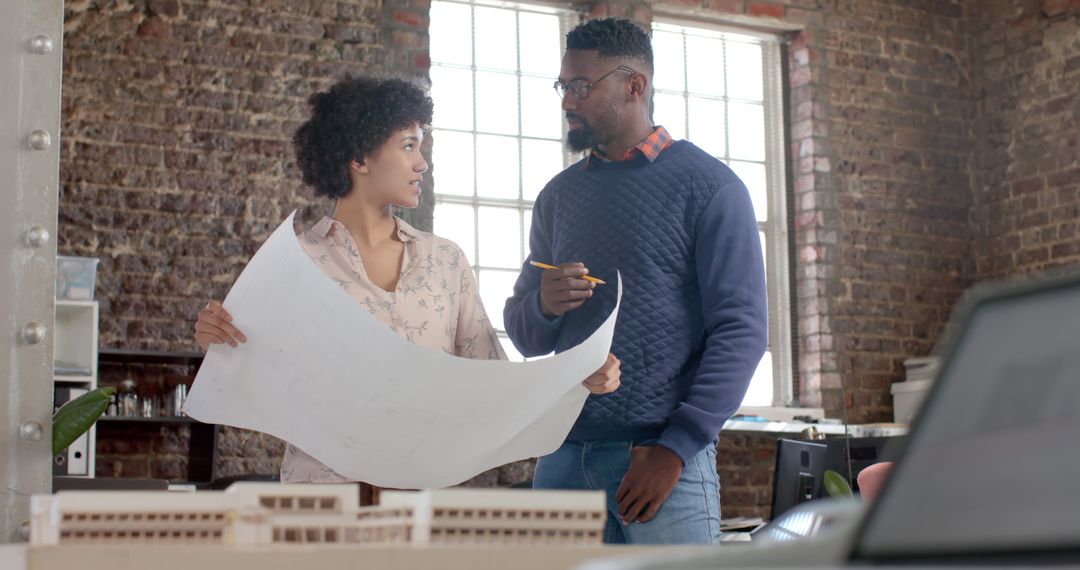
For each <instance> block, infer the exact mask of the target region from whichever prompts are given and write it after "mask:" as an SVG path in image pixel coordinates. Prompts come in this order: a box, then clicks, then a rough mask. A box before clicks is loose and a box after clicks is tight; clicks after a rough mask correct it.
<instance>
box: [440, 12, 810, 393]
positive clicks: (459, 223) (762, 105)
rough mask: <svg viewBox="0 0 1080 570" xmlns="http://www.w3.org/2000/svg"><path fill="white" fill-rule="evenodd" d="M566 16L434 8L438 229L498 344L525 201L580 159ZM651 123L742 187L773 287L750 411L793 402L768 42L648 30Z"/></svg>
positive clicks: (775, 92)
mask: <svg viewBox="0 0 1080 570" xmlns="http://www.w3.org/2000/svg"><path fill="white" fill-rule="evenodd" d="M572 21H573V15H572V14H569V13H567V12H558V11H554V10H551V9H546V8H537V7H533V6H529V5H527V4H499V5H484V4H479V3H473V2H467V1H460V2H459V1H450V0H436V1H434V2H432V5H431V59H432V68H431V80H432V95H433V97H434V99H435V118H434V121H433V122H434V124H433V132H432V136H433V138H434V140H433V143H434V146H433V149H434V150H433V152H434V157H433V159H434V160H433V163H434V168H435V170H434V176H435V202H436V203H435V212H434V222H435V233H437V234H439V235H442V236H445V237H448V238H450V239H452V240H454V241H455V242H457V243H458V244H459V245H461V247H462V248H463V249H464V250H465V251H466V253H467V254H468V255H469V261H470V262H471V263H472V265H473V267H474V268H475V270H476V273H477V278H478V280H479V283H480V295H481V297H482V298H483V300H484V305H485V307H487V309H488V312H489V315H490V316H491V319H492V322H493V324H494V325H495V327H496V328H497V329H498V330H499V333H500V337H501V338H502V340H503V346H504V347H505V348H506V349H507V353H508V354H510V355H511V357H512V358H520V356H518V354H517V352H516V351H515V350H514V349H513V346H512V345H511V344H510V342H509V340H508V339H506V335H505V333H504V332H503V323H502V307H503V304H504V302H505V300H506V298H507V297H508V296H509V295H510V293H511V290H512V288H513V283H514V280H515V279H516V277H517V273H518V271H519V269H520V266H521V262H522V260H523V259H524V257H525V254H526V253H527V249H528V232H529V220H530V216H531V214H532V203H533V200H534V199H535V198H536V194H537V193H538V192H539V191H540V189H541V188H543V186H544V184H545V183H546V182H547V181H548V180H549V179H550V178H551V177H552V176H554V175H555V174H556V173H557V172H558V171H560V170H561V169H562V168H564V167H565V165H567V164H569V162H570V161H573V160H576V159H577V158H578V157H577V156H571V155H568V154H567V153H566V152H565V150H564V147H563V145H562V138H563V134H564V131H563V129H564V121H563V119H562V113H561V109H560V107H559V100H558V97H557V96H556V95H555V93H554V92H553V91H552V89H551V84H552V82H553V81H554V80H555V79H556V78H557V77H558V73H559V65H560V60H561V57H562V39H563V37H564V36H565V33H566V31H567V29H568V26H570V25H572V24H571V22H572ZM653 49H654V51H655V57H656V65H655V68H656V73H655V77H654V86H655V89H656V95H655V112H654V122H655V123H656V124H659V125H663V126H664V127H665V128H667V129H668V130H669V131H671V133H672V135H674V137H675V138H676V139H679V138H686V139H688V140H690V141H692V142H694V143H695V144H697V145H698V146H700V147H701V148H703V149H705V150H706V151H708V152H709V153H711V154H712V155H713V156H715V157H717V158H718V159H720V160H722V161H724V162H725V163H727V164H728V165H729V166H730V167H731V168H732V170H734V171H735V172H736V173H737V174H738V175H739V176H740V177H741V178H742V180H743V181H744V182H746V185H747V187H749V189H750V193H751V198H752V199H753V202H754V209H755V211H756V213H757V219H758V228H759V230H760V235H761V240H762V246H763V250H764V252H765V263H766V274H767V279H768V287H769V311H770V315H769V317H770V322H769V325H770V339H769V340H770V343H769V345H770V346H769V351H768V353H767V354H766V356H765V358H764V359H762V362H761V365H760V366H759V367H758V371H757V374H756V375H755V377H754V380H753V383H752V385H751V389H750V391H749V393H748V394H747V397H746V399H745V400H744V402H743V403H744V405H747V406H770V405H789V404H790V403H791V370H792V367H791V355H790V346H791V337H790V334H791V333H790V327H791V324H790V317H789V315H788V302H787V299H788V275H787V235H786V228H787V226H786V213H785V205H786V202H785V176H784V171H783V168H784V160H783V156H784V155H783V150H784V149H783V142H782V141H783V137H782V113H781V106H780V105H781V90H780V48H779V44H778V42H777V40H776V39H775V38H771V37H768V36H757V35H751V34H747V33H734V32H729V31H723V30H716V29H707V28H702V27H692V26H686V25H681V24H675V23H664V22H657V23H655V24H654V26H653Z"/></svg>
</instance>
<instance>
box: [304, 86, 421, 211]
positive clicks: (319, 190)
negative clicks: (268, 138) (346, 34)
mask: <svg viewBox="0 0 1080 570" xmlns="http://www.w3.org/2000/svg"><path fill="white" fill-rule="evenodd" d="M308 104H309V105H310V106H311V118H310V119H308V121H307V122H306V123H304V124H303V125H301V126H300V128H299V129H297V130H296V134H295V135H294V136H293V148H294V149H295V151H296V161H297V163H298V164H299V165H300V170H301V172H302V173H303V180H304V184H307V185H309V186H311V187H313V188H314V189H315V195H316V196H329V197H331V198H342V197H344V196H346V195H347V194H348V193H349V191H350V190H351V189H352V183H351V180H350V178H349V161H352V160H356V161H357V162H363V160H364V157H367V156H371V153H373V152H374V151H375V150H376V149H378V148H379V147H380V146H382V145H383V143H385V142H386V141H387V140H389V139H390V135H392V134H393V133H394V132H395V131H399V130H401V129H407V128H409V127H411V126H412V125H413V124H419V125H420V126H421V128H426V127H427V126H428V125H429V124H430V123H431V113H432V109H433V104H432V101H431V97H429V96H428V95H427V93H426V92H425V90H424V89H423V88H421V87H419V86H417V85H415V84H413V83H411V82H409V81H406V80H404V79H381V78H376V77H355V76H346V77H345V78H344V79H342V80H341V81H339V82H337V83H336V84H334V86H333V87H331V88H330V89H329V90H327V91H322V92H319V93H315V94H314V95H312V96H311V98H310V99H308Z"/></svg>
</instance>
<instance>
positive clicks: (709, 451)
mask: <svg viewBox="0 0 1080 570" xmlns="http://www.w3.org/2000/svg"><path fill="white" fill-rule="evenodd" d="M653 443H654V442H652V441H648V442H645V441H639V442H635V441H594V442H584V443H583V442H570V441H568V442H566V443H564V444H563V445H562V447H560V448H559V449H557V450H556V451H555V453H552V454H551V455H546V456H544V457H541V458H540V459H539V460H538V461H537V462H536V474H535V475H534V476H533V487H534V488H536V489H597V490H603V491H604V492H605V493H607V508H608V517H607V527H606V528H605V529H604V542H606V543H609V544H622V543H630V544H711V543H716V542H718V541H719V539H720V478H719V477H718V476H717V474H716V448H715V447H713V446H712V445H708V446H706V447H705V449H703V450H701V451H700V452H698V454H697V455H695V456H694V457H693V458H691V459H690V460H689V461H688V462H687V463H686V466H685V467H683V471H682V476H681V477H679V482H678V483H677V484H676V485H675V489H674V490H673V491H672V492H671V495H670V496H669V497H668V499H667V501H665V502H664V504H663V506H661V507H660V510H659V511H658V512H657V513H656V517H655V518H653V519H652V520H650V521H649V522H647V523H630V524H625V523H623V522H622V519H620V518H619V506H618V504H616V502H615V492H616V491H617V490H618V489H619V484H620V483H622V479H623V475H625V474H626V470H627V469H628V468H629V467H630V449H631V448H632V447H634V446H635V445H652V444H653Z"/></svg>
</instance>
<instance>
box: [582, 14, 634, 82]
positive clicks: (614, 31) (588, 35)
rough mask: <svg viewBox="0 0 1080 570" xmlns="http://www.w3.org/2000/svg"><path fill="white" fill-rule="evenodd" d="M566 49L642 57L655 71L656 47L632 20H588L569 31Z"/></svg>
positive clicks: (612, 55)
mask: <svg viewBox="0 0 1080 570" xmlns="http://www.w3.org/2000/svg"><path fill="white" fill-rule="evenodd" d="M566 49H581V50H593V49H594V50H597V51H599V52H600V56H601V57H629V58H635V59H643V60H645V62H646V63H647V64H648V66H649V71H652V66H653V51H652V42H650V41H649V35H648V34H647V33H646V32H645V30H643V29H642V28H641V26H638V25H637V24H635V23H634V22H632V21H630V20H626V19H622V18H604V19H600V20H589V21H588V22H585V23H584V24H581V25H579V26H577V27H575V28H574V29H572V30H570V31H569V32H568V33H567V34H566Z"/></svg>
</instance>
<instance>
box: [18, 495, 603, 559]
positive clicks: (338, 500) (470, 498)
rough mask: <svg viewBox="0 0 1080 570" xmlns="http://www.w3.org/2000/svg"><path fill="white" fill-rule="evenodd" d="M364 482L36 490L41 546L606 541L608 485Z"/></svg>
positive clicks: (35, 536) (34, 530)
mask: <svg viewBox="0 0 1080 570" xmlns="http://www.w3.org/2000/svg"><path fill="white" fill-rule="evenodd" d="M358 504H359V495H358V488H357V486H356V485H350V484H342V485H309V484H304V485H280V484H276V483H237V484H234V485H233V486H231V487H229V489H228V490H226V491H224V492H216V491H206V492H197V493H168V492H154V491H64V492H60V493H57V494H55V495H38V496H34V497H33V499H32V501H31V510H32V513H31V515H32V518H31V536H30V542H31V545H60V544H87V543H94V544H100V543H118V542H119V543H126V544H140V543H144V544H161V543H174V544H175V543H179V544H194V543H201V544H207V543H209V544H227V545H246V546H257V545H266V544H289V543H294V544H313V543H314V544H353V545H355V544H371V545H392V544H400V545H410V544H412V545H422V544H458V545H463V546H469V545H485V546H491V545H500V544H502V545H519V544H533V545H535V544H550V545H554V544H559V545H572V544H580V545H596V544H600V543H601V542H602V537H603V529H604V523H605V522H606V507H605V500H604V493H603V492H602V491H534V490H528V489H461V488H456V489H441V490H434V491H387V492H383V493H382V494H381V504H380V505H378V506H372V507H358V506H357V505H358Z"/></svg>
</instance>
